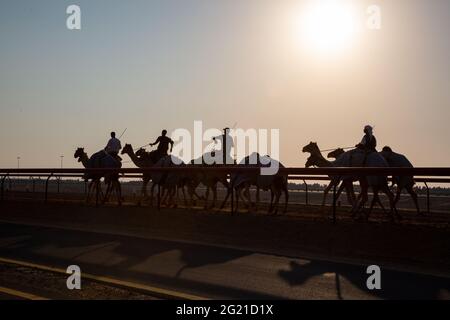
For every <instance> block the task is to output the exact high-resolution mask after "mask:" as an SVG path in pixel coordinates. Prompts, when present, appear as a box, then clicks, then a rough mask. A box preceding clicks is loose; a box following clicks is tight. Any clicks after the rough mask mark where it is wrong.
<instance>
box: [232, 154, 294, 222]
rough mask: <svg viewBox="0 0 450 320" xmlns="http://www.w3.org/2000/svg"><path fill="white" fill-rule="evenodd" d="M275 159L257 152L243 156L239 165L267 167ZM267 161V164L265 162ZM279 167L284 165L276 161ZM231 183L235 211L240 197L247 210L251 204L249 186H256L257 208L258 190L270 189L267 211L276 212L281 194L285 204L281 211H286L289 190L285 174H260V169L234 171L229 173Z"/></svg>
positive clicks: (257, 201) (256, 203)
mask: <svg viewBox="0 0 450 320" xmlns="http://www.w3.org/2000/svg"><path fill="white" fill-rule="evenodd" d="M275 161H276V160H274V159H270V157H269V156H264V157H261V156H260V155H259V153H256V152H255V153H253V154H251V155H250V156H247V157H245V158H244V159H242V161H241V162H240V163H239V166H243V167H245V166H248V165H251V166H255V167H257V168H263V167H268V166H269V165H270V164H269V163H271V164H274V162H275ZM265 163H267V164H265ZM277 165H278V167H279V168H284V166H283V165H282V164H281V163H279V162H277ZM231 185H232V187H233V188H234V189H235V190H236V211H237V210H238V207H239V199H242V201H243V202H244V204H245V205H246V206H247V207H248V209H249V211H250V209H251V206H252V202H251V196H250V187H251V186H252V185H253V186H256V202H255V207H256V208H257V206H258V203H259V192H260V190H261V189H262V190H265V191H270V194H271V199H270V205H269V210H268V213H272V212H273V214H277V213H278V206H279V202H280V197H281V194H282V193H283V192H284V194H285V204H284V209H283V212H284V213H286V212H287V205H288V202H289V191H288V188H287V185H288V181H287V175H284V174H280V173H277V174H275V175H261V174H260V171H258V172H254V173H248V172H243V173H235V174H232V175H231Z"/></svg>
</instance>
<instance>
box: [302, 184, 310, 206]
mask: <svg viewBox="0 0 450 320" xmlns="http://www.w3.org/2000/svg"><path fill="white" fill-rule="evenodd" d="M303 182H304V183H305V204H306V205H309V199H308V184H307V183H306V180H303Z"/></svg>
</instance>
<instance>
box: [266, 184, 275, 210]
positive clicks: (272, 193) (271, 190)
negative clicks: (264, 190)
mask: <svg viewBox="0 0 450 320" xmlns="http://www.w3.org/2000/svg"><path fill="white" fill-rule="evenodd" d="M274 198H275V194H274V192H273V189H272V188H270V205H269V211H268V212H267V213H272V211H273V199H274Z"/></svg>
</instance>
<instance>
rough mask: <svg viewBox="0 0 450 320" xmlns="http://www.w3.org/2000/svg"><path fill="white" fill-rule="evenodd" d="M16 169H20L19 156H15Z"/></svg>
mask: <svg viewBox="0 0 450 320" xmlns="http://www.w3.org/2000/svg"><path fill="white" fill-rule="evenodd" d="M17 169H20V157H17Z"/></svg>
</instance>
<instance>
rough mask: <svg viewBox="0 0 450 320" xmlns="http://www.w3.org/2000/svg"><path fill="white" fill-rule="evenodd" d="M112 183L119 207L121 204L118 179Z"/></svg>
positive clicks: (120, 189) (120, 188)
mask: <svg viewBox="0 0 450 320" xmlns="http://www.w3.org/2000/svg"><path fill="white" fill-rule="evenodd" d="M114 185H115V188H114V189H115V193H116V195H117V205H118V206H119V207H120V206H121V205H122V186H121V185H120V182H119V180H115V181H114Z"/></svg>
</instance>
